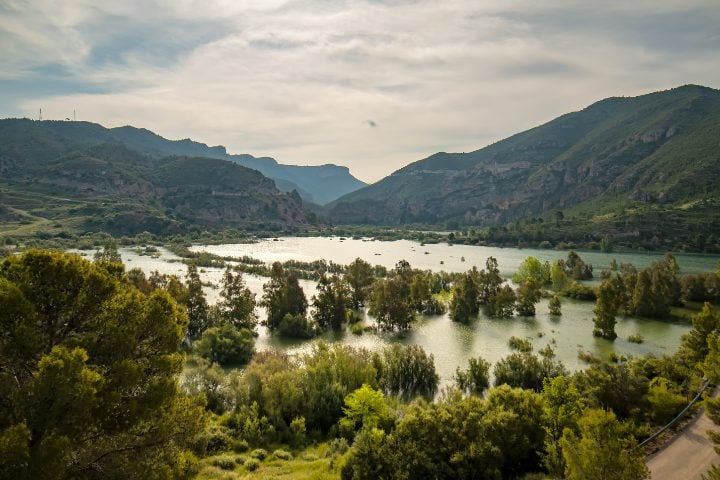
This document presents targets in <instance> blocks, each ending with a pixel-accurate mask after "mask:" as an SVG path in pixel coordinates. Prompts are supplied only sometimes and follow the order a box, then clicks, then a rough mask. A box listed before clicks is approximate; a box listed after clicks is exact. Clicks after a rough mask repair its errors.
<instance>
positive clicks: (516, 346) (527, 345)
mask: <svg viewBox="0 0 720 480" xmlns="http://www.w3.org/2000/svg"><path fill="white" fill-rule="evenodd" d="M508 347H510V348H511V349H512V350H519V351H521V352H532V349H533V346H532V342H530V340H528V339H526V338H518V337H515V336H512V337H510V339H509V340H508Z"/></svg>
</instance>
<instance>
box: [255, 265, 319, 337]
mask: <svg viewBox="0 0 720 480" xmlns="http://www.w3.org/2000/svg"><path fill="white" fill-rule="evenodd" d="M263 292H264V293H263V297H262V301H261V302H260V305H262V306H263V307H265V309H266V310H267V326H268V328H269V329H270V330H276V329H278V327H280V324H281V322H283V321H285V323H289V320H287V319H286V316H288V315H289V316H290V318H293V317H295V316H300V317H303V318H304V317H305V314H306V313H307V307H308V303H307V299H306V298H305V292H303V289H302V288H301V287H300V283H299V282H298V278H297V275H295V274H294V273H293V272H285V270H284V269H283V267H282V264H281V263H280V262H275V263H274V264H273V265H272V269H271V271H270V281H268V282H267V283H266V284H265V285H263ZM286 331H287V330H286Z"/></svg>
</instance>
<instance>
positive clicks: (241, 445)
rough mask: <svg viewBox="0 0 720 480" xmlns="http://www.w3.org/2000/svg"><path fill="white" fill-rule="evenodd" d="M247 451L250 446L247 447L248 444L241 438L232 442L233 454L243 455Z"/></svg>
mask: <svg viewBox="0 0 720 480" xmlns="http://www.w3.org/2000/svg"><path fill="white" fill-rule="evenodd" d="M249 449H250V445H248V442H247V441H246V440H244V439H242V438H241V439H238V440H235V441H234V442H232V450H233V452H235V453H244V452H247V451H248V450H249Z"/></svg>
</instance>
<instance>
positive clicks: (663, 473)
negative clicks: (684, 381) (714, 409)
mask: <svg viewBox="0 0 720 480" xmlns="http://www.w3.org/2000/svg"><path fill="white" fill-rule="evenodd" d="M716 428H717V427H716V426H715V425H714V424H713V422H712V420H710V419H709V418H708V417H707V416H706V415H705V414H704V413H703V414H701V415H699V416H698V417H697V418H695V420H693V421H692V422H691V423H690V424H689V425H687V426H686V427H685V430H683V432H682V433H681V434H679V435H677V436H676V437H675V438H674V439H673V440H672V441H671V442H670V443H668V444H667V445H666V446H665V448H663V449H662V450H660V451H659V452H658V453H656V454H655V455H653V456H652V457H650V459H649V460H648V462H647V465H648V467H649V468H650V473H651V474H652V476H651V477H650V478H651V479H652V480H700V478H701V476H702V474H703V473H705V472H707V470H708V469H709V468H710V465H712V464H713V463H720V455H718V454H717V453H715V449H714V448H713V444H712V442H710V440H708V438H707V434H706V433H705V432H707V431H708V430H714V429H716Z"/></svg>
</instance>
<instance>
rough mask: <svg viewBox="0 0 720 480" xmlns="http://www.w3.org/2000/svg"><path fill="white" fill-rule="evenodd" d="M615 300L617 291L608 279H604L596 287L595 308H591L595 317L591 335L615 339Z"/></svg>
mask: <svg viewBox="0 0 720 480" xmlns="http://www.w3.org/2000/svg"><path fill="white" fill-rule="evenodd" d="M617 302H618V300H617V293H616V291H615V287H614V285H613V283H612V282H611V281H609V280H604V281H603V282H602V283H601V284H600V288H599V289H598V294H597V300H596V302H595V309H594V310H593V312H595V317H594V318H593V322H594V324H595V328H594V330H593V335H595V336H596V337H603V338H607V339H608V340H615V339H616V338H617V333H615V315H616V313H617Z"/></svg>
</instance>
